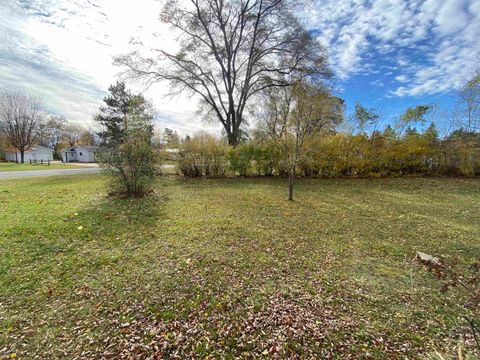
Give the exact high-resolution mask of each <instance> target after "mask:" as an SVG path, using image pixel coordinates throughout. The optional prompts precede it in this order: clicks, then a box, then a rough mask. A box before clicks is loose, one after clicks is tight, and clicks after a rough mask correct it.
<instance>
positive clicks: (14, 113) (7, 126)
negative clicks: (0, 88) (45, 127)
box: [0, 92, 44, 164]
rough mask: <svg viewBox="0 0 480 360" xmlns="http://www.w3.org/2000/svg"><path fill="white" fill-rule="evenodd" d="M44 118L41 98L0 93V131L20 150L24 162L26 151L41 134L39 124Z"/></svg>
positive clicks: (21, 160)
mask: <svg viewBox="0 0 480 360" xmlns="http://www.w3.org/2000/svg"><path fill="white" fill-rule="evenodd" d="M43 119H44V111H43V104H42V102H41V100H40V99H38V98H36V97H34V96H28V95H24V94H21V93H17V92H3V93H1V94H0V133H1V134H2V136H3V137H4V138H5V139H6V141H7V142H8V143H9V144H10V145H11V146H13V147H14V148H15V149H16V151H19V152H20V162H21V163H22V164H23V163H24V159H25V151H27V150H28V149H29V148H30V147H31V146H32V145H33V144H34V143H35V141H36V140H37V138H38V136H39V134H40V126H39V125H40V123H41V122H42V121H43ZM17 161H18V160H17Z"/></svg>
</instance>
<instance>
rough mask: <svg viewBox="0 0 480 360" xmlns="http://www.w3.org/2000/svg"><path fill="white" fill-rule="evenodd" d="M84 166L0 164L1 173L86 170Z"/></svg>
mask: <svg viewBox="0 0 480 360" xmlns="http://www.w3.org/2000/svg"><path fill="white" fill-rule="evenodd" d="M84 167H85V166H82V165H69V164H61V163H50V165H48V164H46V163H45V164H43V165H42V164H35V165H30V164H29V163H27V164H16V163H14V162H0V172H6V171H28V170H58V169H75V168H84Z"/></svg>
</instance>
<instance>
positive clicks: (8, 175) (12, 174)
mask: <svg viewBox="0 0 480 360" xmlns="http://www.w3.org/2000/svg"><path fill="white" fill-rule="evenodd" d="M99 172H100V168H98V167H94V168H85V169H58V170H31V171H30V170H28V171H5V172H0V179H17V178H26V177H36V176H55V175H75V174H97V173H99Z"/></svg>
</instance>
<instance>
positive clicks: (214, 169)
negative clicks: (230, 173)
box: [177, 133, 229, 177]
mask: <svg viewBox="0 0 480 360" xmlns="http://www.w3.org/2000/svg"><path fill="white" fill-rule="evenodd" d="M228 151H229V147H228V145H227V144H225V143H224V142H223V141H220V140H218V139H217V138H215V137H214V136H212V135H209V134H206V133H199V134H197V135H195V136H194V137H192V138H190V139H188V140H185V141H184V143H183V144H182V146H181V148H180V152H179V153H178V157H177V158H178V169H179V171H180V173H181V174H182V175H184V176H192V177H196V176H213V177H219V176H225V174H226V170H227V167H228V160H227V153H228Z"/></svg>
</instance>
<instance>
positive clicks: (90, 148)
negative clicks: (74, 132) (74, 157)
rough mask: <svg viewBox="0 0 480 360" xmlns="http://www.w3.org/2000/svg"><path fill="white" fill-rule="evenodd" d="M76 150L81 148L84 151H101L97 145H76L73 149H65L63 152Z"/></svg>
mask: <svg viewBox="0 0 480 360" xmlns="http://www.w3.org/2000/svg"><path fill="white" fill-rule="evenodd" d="M76 148H81V149H84V150H87V151H98V150H100V146H97V145H76V146H73V147H71V148H68V149H63V150H62V151H63V152H66V151H74V150H75V149H76Z"/></svg>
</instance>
